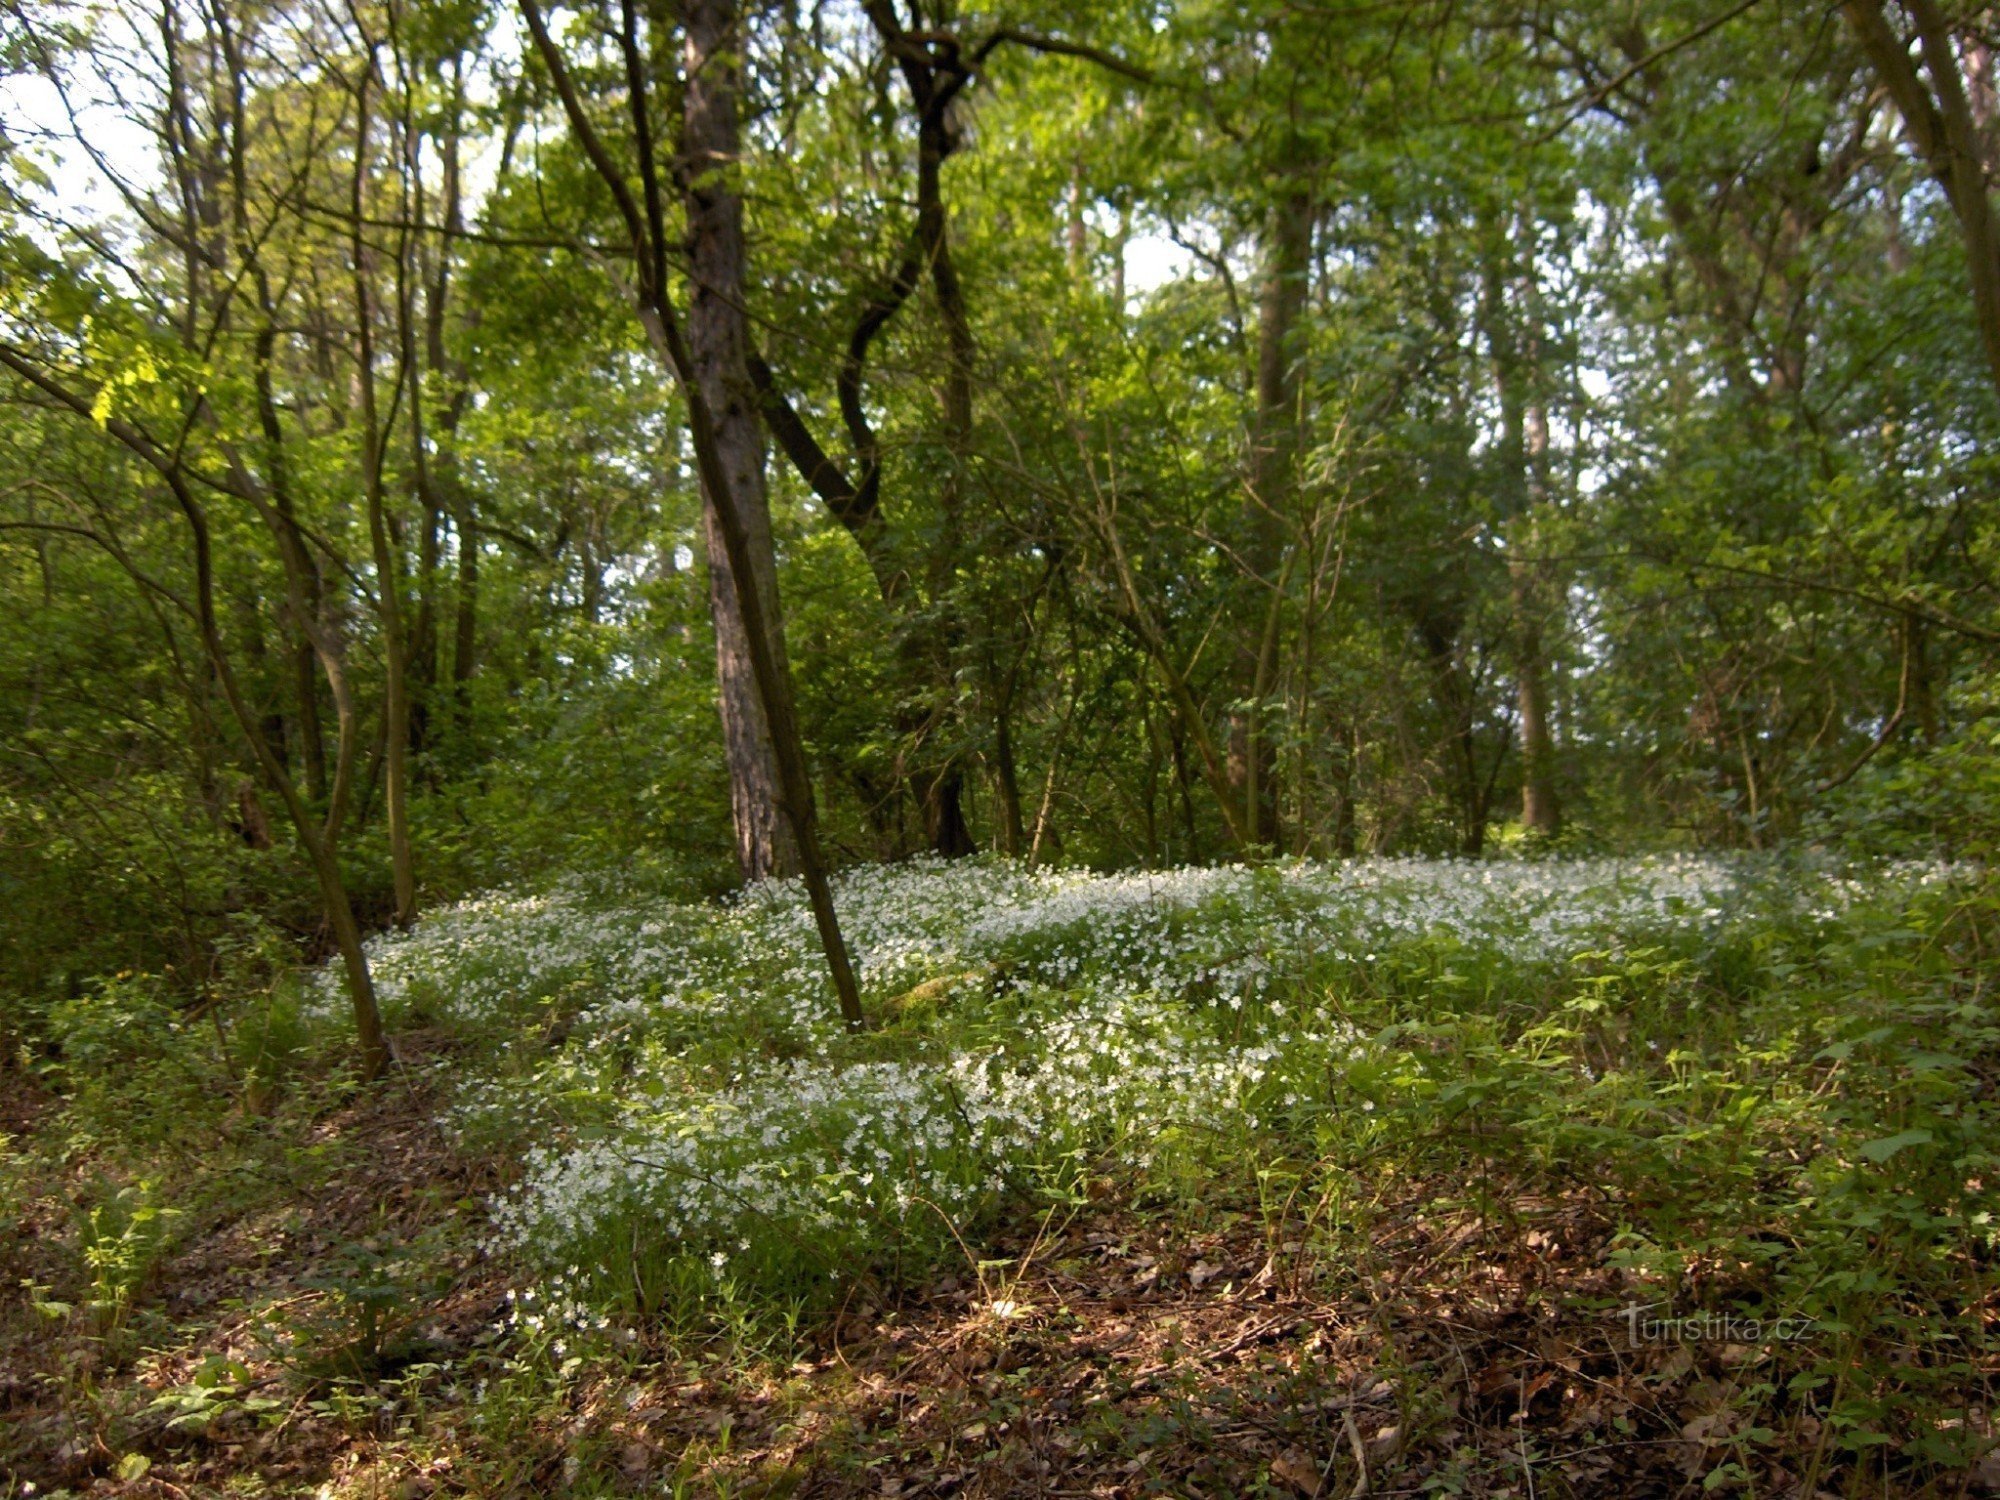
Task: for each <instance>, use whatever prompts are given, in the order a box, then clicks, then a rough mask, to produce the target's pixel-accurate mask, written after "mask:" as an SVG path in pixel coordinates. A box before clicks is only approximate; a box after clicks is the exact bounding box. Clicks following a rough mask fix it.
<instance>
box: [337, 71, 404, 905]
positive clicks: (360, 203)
mask: <svg viewBox="0 0 2000 1500" xmlns="http://www.w3.org/2000/svg"><path fill="white" fill-rule="evenodd" d="M374 76H375V68H374V57H373V54H372V53H371V54H370V56H369V59H368V65H367V67H366V68H364V69H363V71H362V74H361V78H360V82H359V84H358V85H357V90H356V92H357V97H356V125H355V136H354V140H355V148H354V149H355V161H354V178H353V182H354V188H353V195H352V201H351V202H350V204H349V209H350V212H351V218H350V228H351V232H352V238H351V241H350V251H351V254H352V256H353V261H354V325H355V357H356V360H357V362H358V370H357V379H356V384H357V385H358V386H359V388H360V397H361V423H362V446H361V482H362V488H363V491H364V494H365V498H366V501H367V511H368V539H369V544H370V546H371V548H372V550H373V555H374V561H375V595H376V601H377V608H378V611H379V614H380V618H381V627H382V660H383V664H384V665H383V688H382V727H383V733H384V735H385V737H386V739H385V746H384V756H383V767H382V769H383V775H384V779H385V780H386V782H387V790H386V795H385V797H384V799H383V800H384V803H385V806H386V809H387V812H388V821H389V864H390V870H391V878H392V879H393V881H394V883H395V890H396V921H397V923H398V924H399V925H407V924H409V923H410V922H412V921H414V920H415V919H416V915H417V880H416V861H415V857H414V854H413V851H412V849H411V846H410V806H409V796H410V771H409V753H410V696H409V676H408V665H409V664H408V660H407V654H408V641H407V639H406V637H405V635H404V631H403V598H402V582H401V579H400V577H399V573H400V570H401V563H400V562H399V561H398V560H397V557H396V554H395V549H394V547H393V545H392V543H391V539H390V536H389V518H388V514H387V508H386V505H385V502H384V497H383V494H382V466H383V461H384V459H385V457H386V455H385V453H384V447H385V443H386V439H387V436H388V435H387V433H385V432H384V431H383V428H382V420H381V413H380V411H379V410H378V409H377V406H376V400H375V330H374V320H375V310H374V297H373V295H372V289H371V287H370V284H369V279H368V277H369V265H368V252H367V247H366V244H365V242H364V239H363V235H362V214H363V210H364V207H365V202H364V193H363V188H364V186H365V183H366V175H367V166H368V137H369V125H370V117H369V109H368V93H369V85H370V84H371V83H372V82H373V80H374Z"/></svg>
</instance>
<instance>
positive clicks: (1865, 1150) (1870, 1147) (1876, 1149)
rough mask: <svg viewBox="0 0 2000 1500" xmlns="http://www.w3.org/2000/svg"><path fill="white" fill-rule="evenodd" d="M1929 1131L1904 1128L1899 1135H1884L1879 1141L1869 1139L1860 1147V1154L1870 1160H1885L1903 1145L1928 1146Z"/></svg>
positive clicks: (1929, 1139)
mask: <svg viewBox="0 0 2000 1500" xmlns="http://www.w3.org/2000/svg"><path fill="white" fill-rule="evenodd" d="M1930 1143H1931V1133H1930V1132H1929V1131H1928V1130H1905V1131H1903V1132H1902V1133H1901V1134H1900V1135H1885V1136H1883V1137H1882V1139H1881V1140H1879V1141H1870V1142H1868V1144H1867V1145H1865V1146H1863V1147H1862V1148H1861V1154H1862V1155H1863V1156H1865V1157H1867V1158H1868V1159H1869V1160H1870V1161H1887V1160H1888V1159H1889V1158H1890V1157H1892V1156H1894V1155H1895V1154H1896V1153H1897V1152H1898V1151H1901V1150H1902V1149H1903V1148H1904V1147H1905V1146H1928V1145H1929V1144H1930Z"/></svg>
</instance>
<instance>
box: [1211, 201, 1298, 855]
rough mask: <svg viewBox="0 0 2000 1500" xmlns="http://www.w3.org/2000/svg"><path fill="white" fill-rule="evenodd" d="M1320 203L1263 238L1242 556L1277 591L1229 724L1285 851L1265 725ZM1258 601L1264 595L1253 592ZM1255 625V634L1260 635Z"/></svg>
mask: <svg viewBox="0 0 2000 1500" xmlns="http://www.w3.org/2000/svg"><path fill="white" fill-rule="evenodd" d="M1312 233H1313V206H1312V198H1311V196H1310V195H1309V194H1308V193H1307V192H1306V191H1305V190H1304V189H1303V188H1302V187H1297V186H1293V187H1289V188H1288V189H1287V190H1286V192H1285V193H1284V195H1283V196H1282V197H1281V198H1280V199H1279V200H1278V202H1277V203H1276V204H1275V205H1273V207H1272V209H1271V214H1270V220H1269V224H1268V226H1267V228H1266V230H1265V235H1264V280H1263V287H1262V289H1261V291H1260V293H1259V296H1258V304H1257V410H1256V416H1255V420H1254V423H1253V426H1252V430H1251V442H1250V462H1249V485H1250V495H1249V499H1248V501H1247V503H1246V504H1245V506H1244V508H1243V538H1242V543H1243V545H1242V553H1243V559H1244V562H1245V564H1246V565H1247V566H1248V568H1249V570H1250V571H1251V573H1252V574H1253V575H1254V576H1253V577H1252V578H1251V579H1250V583H1251V585H1252V587H1253V588H1254V589H1257V590H1259V591H1260V592H1268V594H1269V597H1268V599H1266V600H1264V601H1263V602H1264V604H1265V608H1263V609H1261V610H1251V611H1248V612H1247V614H1246V618H1245V619H1244V620H1243V621H1242V622H1241V623H1242V626H1243V628H1242V630H1241V631H1240V632H1239V637H1238V645H1237V655H1236V685H1237V691H1238V693H1239V694H1240V695H1241V697H1242V700H1243V703H1244V705H1245V706H1244V707H1242V708H1239V709H1237V710H1236V711H1234V712H1233V713H1232V715H1231V717H1230V724H1229V785H1230V790H1231V793H1232V794H1233V796H1234V797H1235V798H1236V800H1237V804H1238V806H1239V807H1240V808H1241V809H1242V816H1241V821H1242V826H1243V828H1244V829H1245V831H1246V832H1247V834H1248V835H1249V840H1250V842H1251V843H1254V844H1267V845H1270V846H1272V847H1274V848H1275V847H1276V846H1277V844H1278V837H1279V835H1278V798H1277V784H1276V783H1277V756H1276V754H1275V752H1274V750H1273V747H1272V745H1271V742H1270V738H1269V736H1268V735H1267V734H1266V733H1265V731H1264V725H1263V723H1262V714H1263V704H1264V700H1265V699H1266V698H1268V697H1269V696H1270V692H1271V680H1272V674H1273V671H1274V668H1275V661H1276V651H1275V646H1276V641H1275V628H1276V626H1277V623H1278V611H1279V610H1280V609H1281V608H1282V604H1283V600H1282V593H1283V585H1282V583H1281V582H1280V579H1279V573H1280V571H1281V566H1282V561H1283V554H1284V550H1285V538H1284V524H1283V518H1284V516H1285V514H1286V510H1287V507H1288V505H1289V503H1290V500H1291V496H1292V490H1293V485H1294V482H1295V478H1296V474H1295V470H1296V465H1297V458H1298V446H1299V395H1300V387H1299V377H1298V333H1299V322H1300V319H1301V317H1302V315H1303V314H1304V312H1305V305H1306V284H1307V278H1308V275H1309V273H1310V271H1311V267H1312ZM1253 597H1256V595H1253ZM1252 621H1255V622H1256V624H1255V628H1252Z"/></svg>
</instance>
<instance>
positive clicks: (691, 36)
mask: <svg viewBox="0 0 2000 1500" xmlns="http://www.w3.org/2000/svg"><path fill="white" fill-rule="evenodd" d="M685 14H686V26H687V54H688V55H687V85H686V93H685V95H684V101H683V106H682V132H683V133H682V142H681V145H682V150H683V152H684V153H685V157H686V166H685V170H686V172H687V190H686V200H687V221H688V225H687V227H688V249H689V261H690V269H691V271H692V273H693V274H692V276H691V277H690V280H691V281H692V283H693V292H692V299H691V302H690V304H689V308H688V348H689V352H690V353H691V354H692V356H693V359H694V371H693V374H694V376H695V379H696V380H697V381H698V382H699V384H700V386H701V392H702V395H703V396H704V397H705V398H706V400H707V402H708V406H709V410H710V412H711V413H712V415H713V420H714V426H715V443H716V449H717V455H718V457H719V458H720V459H721V461H722V466H723V468H724V470H725V471H726V473H727V475H728V480H729V493H727V494H721V495H717V494H712V493H709V492H708V491H707V490H706V488H704V492H703V496H702V512H703V534H704V537H705V539H706V541H707V552H708V579H709V593H708V599H709V617H710V618H711V619H712V620H713V621H714V624H715V675H716V687H717V690H718V697H719V699H720V704H721V709H722V735H723V743H724V753H725V755H726V757H727V759H728V763H729V805H730V813H731V816H732V818H733V819H734V822H735V827H736V863H737V868H738V869H739V870H740V871H741V872H742V875H743V878H744V879H745V880H762V879H764V878H766V877H768V876H775V875H795V874H797V873H798V870H799V853H798V847H797V845H796V843H795V842H794V840H793V836H792V830H791V828H790V827H789V826H788V825H787V823H786V821H785V818H784V815H783V813H782V811H781V807H782V803H783V798H782V796H781V795H780V792H779V778H778V766H777V759H776V754H775V752H774V750H773V748H772V745H771V729H770V725H769V722H768V721H767V720H766V718H765V713H764V706H763V704H762V702H761V701H760V700H759V697H758V690H757V682H756V677H755V674H754V672H753V670H752V667H751V661H750V645H749V642H748V640H747V639H746V638H745V635H744V627H743V611H742V608H741V604H740V600H739V598H738V590H737V584H736V578H735V576H734V574H733V573H732V571H731V569H730V563H729V552H728V548H727V547H726V545H725V539H724V537H723V535H722V531H721V526H722V521H721V519H720V518H719V517H718V516H717V515H716V507H717V506H718V505H728V504H730V503H731V496H734V497H735V505H736V514H737V519H738V520H739V521H740V522H741V523H742V527H743V534H744V538H745V540H746V541H747V542H748V544H749V552H750V566H751V568H752V570H753V572H754V574H755V587H756V590H757V593H758V595H759V597H760V598H761V599H764V600H767V601H772V602H773V604H775V601H776V599H777V597H778V579H777V555H776V550H775V548H774V546H773V544H772V540H771V511H770V504H769V500H768V497H767V496H766V494H765V489H764V430H763V427H762V425H761V423H760V422H759V420H758V415H757V398H756V393H755V391H754V389H753V388H752V386H751V384H750V374H749V365H748V362H747V356H748V350H749V327H748V320H747V319H746V318H745V316H744V312H743V303H742V287H743V284H744V248H743V206H742V202H741V200H740V199H739V198H738V196H737V194H736V193H735V192H734V191H733V190H732V189H731V187H730V186H729V184H728V182H727V174H728V173H730V172H733V171H734V170H735V168H736V161H737V153H738V149H739V145H740V126H739V123H738V118H737V111H738V103H737V93H738V88H739V79H740V67H741V64H740V61H739V56H740V52H741V48H742V39H741V37H740V36H739V35H738V32H737V17H736V7H735V5H734V3H733V0H690V3H689V4H688V6H687V8H686V13H685ZM766 626H767V629H768V632H769V640H768V645H769V648H770V651H771V654H772V657H773V658H774V663H775V665H776V666H777V667H778V669H779V671H781V672H785V673H789V670H790V668H789V663H788V661H787V658H786V654H785V640H784V631H783V627H782V623H781V621H780V619H779V617H778V614H777V611H776V609H775V608H772V609H771V610H770V611H769V617H768V619H767V620H766Z"/></svg>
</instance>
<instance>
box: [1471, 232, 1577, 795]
mask: <svg viewBox="0 0 2000 1500" xmlns="http://www.w3.org/2000/svg"><path fill="white" fill-rule="evenodd" d="M1485 237H1486V241H1487V243H1486V252H1485V261H1486V263H1485V266H1484V268H1483V281H1484V286H1483V289H1482V291H1483V299H1484V303H1485V306H1484V307H1483V308H1482V309H1481V315H1482V320H1483V321H1484V322H1485V324H1486V341H1487V348H1488V351H1489V353H1490V355H1491V357H1492V362H1493V378H1494V384H1495V385H1496V386H1497V387H1498V391H1499V397H1500V434H1499V443H1498V445H1497V449H1498V451H1497V454H1496V458H1497V462H1498V472H1497V473H1496V474H1495V475H1494V487H1495V490H1496V491H1497V499H1498V500H1499V502H1500V504H1499V508H1500V511H1501V514H1502V515H1503V517H1505V519H1506V522H1507V527H1508V541H1509V547H1508V555H1507V576H1508V591H1509V600H1508V602H1509V605H1510V607H1511V610H1512V613H1513V620H1512V629H1511V636H1512V641H1511V644H1512V648H1513V655H1514V698H1515V704H1516V707H1517V709H1518V713H1519V718H1520V733H1521V826H1522V828H1524V829H1525V830H1527V831H1528V832H1530V833H1539V834H1554V833H1555V832H1557V830H1558V829H1559V828H1560V827H1561V823H1562V815H1561V810H1560V808H1559V805H1558V803H1557V800H1556V789H1555V742H1554V738H1553V735H1552V734H1551V731H1550V726H1549V711H1548V670H1547V661H1546V657H1545V654H1544V646H1543V640H1542V604H1543V601H1542V594H1543V587H1542V579H1541V563H1540V561H1539V559H1537V558H1536V557H1535V556H1534V555H1533V554H1534V552H1535V550H1536V545H1537V542H1536V534H1537V530H1538V527H1537V521H1538V518H1539V513H1540V511H1541V510H1542V509H1543V507H1544V506H1545V505H1546V503H1547V497H1548V448H1549V421H1548V406H1547V404H1546V402H1545V401H1544V400H1543V399H1542V397H1541V394H1540V391H1539V390H1538V389H1537V387H1538V385H1539V381H1540V371H1539V370H1538V369H1537V368H1536V360H1535V355H1536V353H1537V352H1538V351H1539V348H1540V343H1539V339H1538V337H1537V335H1536V330H1535V329H1534V327H1533V326H1532V322H1533V320H1532V315H1531V316H1530V317H1529V319H1528V320H1527V321H1528V324H1529V326H1528V327H1527V328H1526V329H1525V330H1523V329H1522V328H1521V327H1520V326H1519V324H1518V323H1517V321H1516V316H1515V312H1514V309H1513V308H1512V307H1511V306H1510V305H1509V304H1510V293H1512V292H1514V291H1515V290H1516V288H1517V287H1518V286H1519V285H1520V280H1521V279H1520V278H1517V276H1516V274H1515V269H1516V268H1515V265H1514V252H1513V247H1512V246H1511V245H1510V244H1509V243H1508V240H1507V236H1506V232H1505V230H1504V228H1503V227H1502V226H1501V225H1500V223H1499V222H1498V221H1497V220H1493V219H1489V220H1488V221H1487V225H1486V236H1485ZM1533 276H1534V270H1533V268H1532V266H1531V267H1529V268H1528V269H1527V271H1526V278H1527V279H1528V281H1529V282H1530V283H1531V282H1532V278H1533ZM1521 300H1523V301H1524V302H1525V303H1526V304H1527V305H1528V306H1529V307H1530V308H1532V306H1533V304H1534V301H1535V299H1534V298H1533V297H1532V296H1525V297H1523V298H1522V299H1521ZM1524 333H1525V336H1524Z"/></svg>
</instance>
